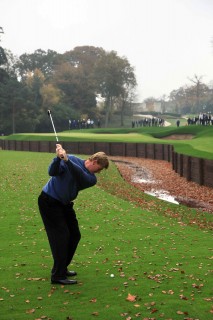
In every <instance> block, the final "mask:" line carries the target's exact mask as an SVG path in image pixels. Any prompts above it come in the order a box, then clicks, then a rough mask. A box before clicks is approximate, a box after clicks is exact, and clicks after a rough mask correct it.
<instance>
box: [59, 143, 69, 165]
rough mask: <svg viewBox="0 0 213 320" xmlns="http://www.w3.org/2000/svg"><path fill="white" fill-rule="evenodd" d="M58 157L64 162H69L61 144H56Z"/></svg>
mask: <svg viewBox="0 0 213 320" xmlns="http://www.w3.org/2000/svg"><path fill="white" fill-rule="evenodd" d="M56 155H57V157H59V158H60V159H62V160H64V161H68V156H67V154H66V151H65V150H64V149H63V148H62V145H61V144H56Z"/></svg>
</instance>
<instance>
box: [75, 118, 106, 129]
mask: <svg viewBox="0 0 213 320" xmlns="http://www.w3.org/2000/svg"><path fill="white" fill-rule="evenodd" d="M95 126H97V127H98V128H100V127H101V122H100V119H98V120H97V123H96V124H95V121H94V120H93V119H81V120H75V119H72V120H69V130H74V129H90V128H94V127H95Z"/></svg>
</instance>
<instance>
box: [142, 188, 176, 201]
mask: <svg viewBox="0 0 213 320" xmlns="http://www.w3.org/2000/svg"><path fill="white" fill-rule="evenodd" d="M144 193H146V194H149V195H150V196H154V197H156V198H158V199H161V200H165V201H168V202H171V203H175V204H179V202H177V201H176V200H175V198H174V197H173V196H171V195H170V194H169V192H167V191H165V190H154V189H152V190H151V191H144Z"/></svg>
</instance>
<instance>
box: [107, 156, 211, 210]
mask: <svg viewBox="0 0 213 320" xmlns="http://www.w3.org/2000/svg"><path fill="white" fill-rule="evenodd" d="M112 160H113V161H115V163H116V166H117V167H118V169H119V171H120V173H121V175H122V177H123V178H124V179H125V180H126V181H128V182H129V183H130V184H132V185H134V186H135V187H137V188H139V189H140V190H142V191H152V190H153V189H154V190H165V191H168V192H169V194H170V195H171V196H173V197H174V198H175V199H176V200H177V201H178V202H179V203H182V204H185V205H187V206H189V207H192V208H199V209H200V210H202V211H205V212H209V213H213V189H212V188H208V187H205V186H199V185H198V184H197V183H195V182H189V181H187V180H186V179H185V178H184V177H180V176H179V174H177V173H176V172H175V171H174V170H172V165H171V163H169V162H167V161H163V160H150V159H138V158H132V157H125V158H124V157H112Z"/></svg>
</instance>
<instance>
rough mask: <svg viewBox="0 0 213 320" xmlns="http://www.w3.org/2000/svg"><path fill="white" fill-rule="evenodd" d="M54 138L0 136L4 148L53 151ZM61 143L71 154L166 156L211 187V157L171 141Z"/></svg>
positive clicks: (182, 172) (185, 174) (193, 178)
mask: <svg viewBox="0 0 213 320" xmlns="http://www.w3.org/2000/svg"><path fill="white" fill-rule="evenodd" d="M55 144H56V143H55V142H54V141H16V140H0V148H1V149H3V150H14V151H32V152H48V153H50V152H52V153H54V152H55ZM63 147H64V148H65V149H66V150H67V152H68V153H71V154H86V155H91V154H93V153H95V152H98V151H104V152H105V153H106V154H108V155H109V156H122V157H136V158H147V159H154V160H166V161H168V162H171V163H172V169H173V170H175V172H177V173H178V174H179V175H180V176H181V177H185V178H186V179H187V180H188V181H193V182H195V183H197V184H199V185H204V186H207V187H210V188H213V160H206V159H201V158H196V157H191V156H186V155H183V154H179V153H177V152H174V149H173V146H172V145H167V144H152V143H120V142H63Z"/></svg>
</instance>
